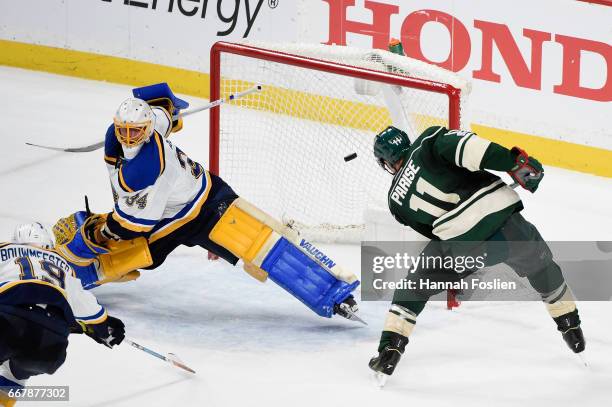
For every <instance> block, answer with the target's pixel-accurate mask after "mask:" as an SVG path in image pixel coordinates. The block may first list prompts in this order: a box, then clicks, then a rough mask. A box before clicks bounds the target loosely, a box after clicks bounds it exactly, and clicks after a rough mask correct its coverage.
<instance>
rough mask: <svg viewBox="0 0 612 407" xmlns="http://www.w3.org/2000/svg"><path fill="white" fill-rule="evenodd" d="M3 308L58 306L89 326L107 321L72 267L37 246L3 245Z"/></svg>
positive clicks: (0, 298) (0, 278)
mask: <svg viewBox="0 0 612 407" xmlns="http://www.w3.org/2000/svg"><path fill="white" fill-rule="evenodd" d="M0 304H4V305H26V304H46V305H55V306H58V307H60V308H62V309H63V310H64V314H65V315H67V316H72V317H73V318H74V319H75V320H76V321H77V322H84V323H87V324H96V323H100V322H103V321H104V320H105V319H106V318H107V314H106V310H105V309H104V307H102V306H101V305H100V304H99V303H98V301H97V300H96V297H95V296H94V295H93V294H92V293H91V292H89V291H86V290H84V289H83V287H82V286H81V281H80V280H79V279H78V278H76V277H75V272H74V269H73V268H72V266H71V265H70V263H69V262H68V261H66V259H64V258H63V257H62V256H60V255H59V254H58V253H56V252H55V251H53V250H47V249H43V248H41V247H38V246H34V245H26V244H16V243H0ZM69 322H70V321H69Z"/></svg>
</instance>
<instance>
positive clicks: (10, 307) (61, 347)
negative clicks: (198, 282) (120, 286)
mask: <svg viewBox="0 0 612 407" xmlns="http://www.w3.org/2000/svg"><path fill="white" fill-rule="evenodd" d="M53 246H54V239H53V237H52V236H51V234H50V233H49V232H47V230H46V229H45V228H44V227H43V226H42V225H41V224H39V223H31V224H24V225H20V226H19V227H18V228H17V229H16V230H15V234H14V237H13V242H11V243H0V387H1V388H4V389H6V388H7V387H8V388H11V389H19V388H21V387H22V386H23V385H24V384H25V381H26V380H27V379H28V378H29V377H31V376H34V375H39V374H44V373H47V374H53V373H54V372H55V371H56V370H57V369H58V368H59V367H60V366H61V365H62V364H63V363H64V360H65V359H66V348H67V346H68V335H69V334H70V333H86V334H87V335H88V336H90V337H92V338H93V339H94V340H96V341H97V342H99V343H102V344H104V345H106V346H108V347H112V346H113V345H117V344H119V343H121V341H122V340H123V338H124V335H125V334H124V326H123V323H122V322H121V321H120V320H119V319H117V318H113V317H110V316H108V314H107V312H106V310H105V309H104V307H103V306H101V305H100V304H98V301H97V300H96V298H95V297H94V295H93V294H92V293H91V292H88V291H85V290H84V289H83V288H82V286H81V282H80V281H79V280H78V279H77V278H76V277H75V270H74V268H73V266H72V265H71V264H70V263H69V262H68V261H67V260H66V259H65V258H63V257H62V256H60V255H59V254H58V253H57V252H56V251H55V250H54V249H53ZM109 328H110V329H109ZM111 330H112V334H111ZM13 402H14V400H10V399H9V400H7V396H6V394H2V391H0V405H2V403H4V404H5V405H12V404H11V403H13Z"/></svg>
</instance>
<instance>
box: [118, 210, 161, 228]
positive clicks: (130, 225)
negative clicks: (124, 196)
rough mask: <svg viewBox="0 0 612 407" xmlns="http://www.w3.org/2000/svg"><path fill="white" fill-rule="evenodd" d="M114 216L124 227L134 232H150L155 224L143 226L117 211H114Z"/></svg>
mask: <svg viewBox="0 0 612 407" xmlns="http://www.w3.org/2000/svg"><path fill="white" fill-rule="evenodd" d="M112 217H113V219H114V220H116V221H117V223H119V224H120V225H121V227H122V228H124V229H127V230H131V231H132V232H148V231H150V230H151V229H153V226H143V225H137V224H134V223H132V222H130V221H129V220H127V219H124V218H122V217H121V215H119V214H118V213H117V211H113V214H112Z"/></svg>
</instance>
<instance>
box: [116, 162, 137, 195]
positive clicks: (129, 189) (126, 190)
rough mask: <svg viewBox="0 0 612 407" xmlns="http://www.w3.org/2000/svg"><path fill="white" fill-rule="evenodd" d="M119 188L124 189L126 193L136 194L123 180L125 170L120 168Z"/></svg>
mask: <svg viewBox="0 0 612 407" xmlns="http://www.w3.org/2000/svg"><path fill="white" fill-rule="evenodd" d="M119 186H120V187H121V188H123V190H124V191H125V192H134V191H133V190H132V188H130V187H129V186H128V184H127V183H126V182H125V179H123V168H119Z"/></svg>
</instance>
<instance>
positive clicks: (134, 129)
mask: <svg viewBox="0 0 612 407" xmlns="http://www.w3.org/2000/svg"><path fill="white" fill-rule="evenodd" d="M114 122H115V136H117V140H119V142H120V143H121V144H123V145H124V146H126V147H136V146H139V145H141V144H142V143H145V142H147V141H149V137H151V134H153V127H154V126H155V115H154V114H153V110H151V107H150V106H149V105H148V103H147V102H145V101H144V100H142V99H136V98H129V99H126V100H124V101H123V103H121V104H120V105H119V108H118V109H117V112H116V113H115V117H114Z"/></svg>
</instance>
